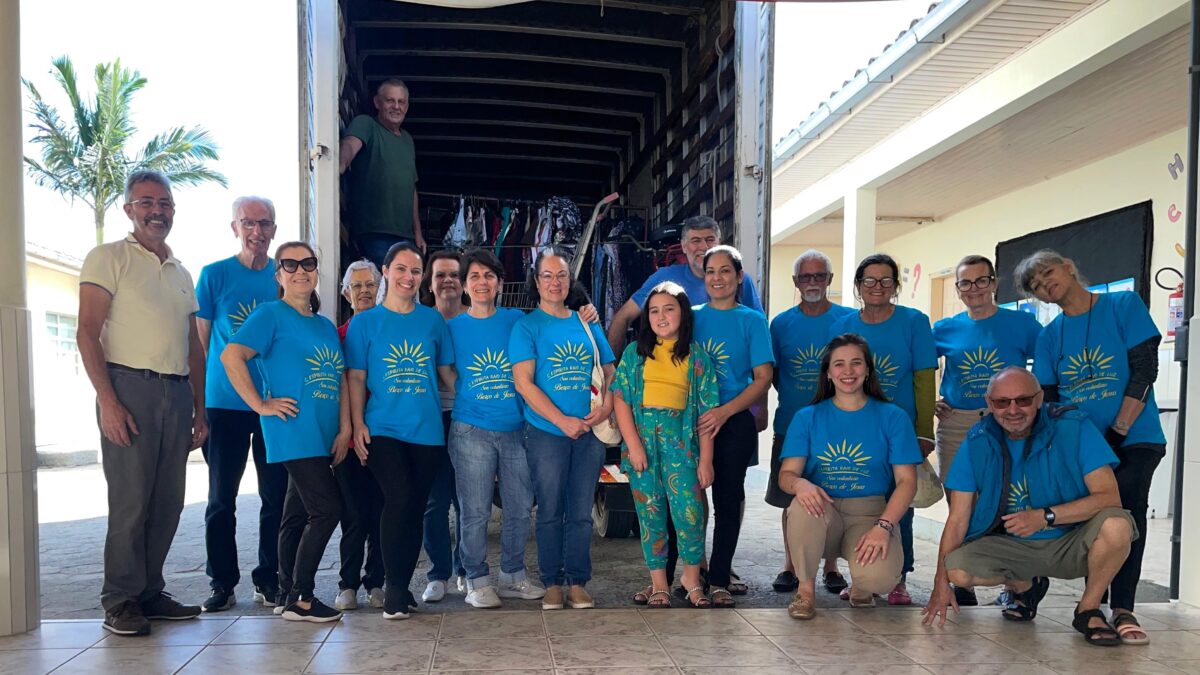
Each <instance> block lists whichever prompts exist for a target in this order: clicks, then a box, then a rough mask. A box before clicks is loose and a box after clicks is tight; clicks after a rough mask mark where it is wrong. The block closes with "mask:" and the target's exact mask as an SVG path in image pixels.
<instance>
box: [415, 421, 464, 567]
mask: <svg viewBox="0 0 1200 675" xmlns="http://www.w3.org/2000/svg"><path fill="white" fill-rule="evenodd" d="M442 429H444V430H445V433H446V438H447V439H449V434H450V411H449V410H445V411H442ZM447 445H448V444H447ZM456 481H457V479H456V478H455V476H454V464H453V463H452V462H451V461H450V454H449V452H447V454H446V459H444V460H443V461H442V465H441V466H440V467H438V472H437V475H436V476H434V478H433V485H432V486H431V487H430V489H429V500H428V501H427V502H426V503H425V524H424V530H423V532H422V535H421V543H422V546H423V547H424V548H425V555H427V556H429V575H428V579H429V581H447V580H449V579H450V576H451V575H454V574H457V575H458V576H460V577H466V576H467V571H466V570H465V569H463V564H462V509H460V508H459V507H458V487H457V484H456ZM451 506H453V507H454V542H453V543H451V541H450V528H449V526H448V525H447V522H448V521H449V520H450V507H451Z"/></svg>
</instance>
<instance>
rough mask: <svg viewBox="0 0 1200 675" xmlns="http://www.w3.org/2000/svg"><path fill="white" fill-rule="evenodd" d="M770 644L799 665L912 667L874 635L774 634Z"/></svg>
mask: <svg viewBox="0 0 1200 675" xmlns="http://www.w3.org/2000/svg"><path fill="white" fill-rule="evenodd" d="M770 639H771V641H772V642H774V643H775V644H776V645H778V646H779V648H780V649H782V650H783V651H784V653H786V654H787V655H788V656H790V657H792V659H793V660H795V661H796V663H799V664H800V665H802V666H808V665H809V664H812V665H834V666H836V665H842V664H858V663H889V664H892V663H894V664H911V663H912V659H909V658H908V657H906V656H905V655H903V654H901V653H900V652H898V651H896V650H895V649H892V648H891V647H890V646H889V645H887V644H886V643H884V642H883V641H882V640H880V639H879V638H877V637H875V636H873V635H861V634H860V635H822V636H819V637H815V638H814V637H813V636H810V635H803V634H799V635H786V636H785V635H776V636H772V637H771V638H770Z"/></svg>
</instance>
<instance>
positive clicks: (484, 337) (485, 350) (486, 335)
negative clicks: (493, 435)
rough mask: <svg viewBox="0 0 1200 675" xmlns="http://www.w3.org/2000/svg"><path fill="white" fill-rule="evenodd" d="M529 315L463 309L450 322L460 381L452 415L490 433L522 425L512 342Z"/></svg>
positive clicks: (503, 308) (503, 310)
mask: <svg viewBox="0 0 1200 675" xmlns="http://www.w3.org/2000/svg"><path fill="white" fill-rule="evenodd" d="M523 316H525V313H524V312H522V311H521V310H519V309H508V308H506V307H497V308H496V313H495V314H493V315H492V316H489V317H488V318H486V319H476V318H475V317H473V316H471V315H470V314H467V313H465V312H464V313H463V314H459V315H458V316H456V317H454V318H453V319H450V321H448V322H446V325H447V327H449V328H450V337H451V338H453V339H454V363H455V367H456V368H457V370H458V379H457V380H456V382H455V388H454V410H453V412H451V413H450V416H451V418H453V419H455V420H458V421H459V422H463V423H466V424H470V425H472V426H476V427H480V428H481V429H487V430H489V431H516V430H517V429H520V428H521V425H522V423H523V421H524V417H523V416H522V413H521V398H520V397H519V396H517V390H516V388H515V387H514V386H513V374H512V362H511V361H510V360H509V357H508V340H509V338H510V337H511V336H512V330H513V326H515V325H516V324H517V321H520V319H521V317H523Z"/></svg>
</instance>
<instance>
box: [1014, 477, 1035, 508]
mask: <svg viewBox="0 0 1200 675" xmlns="http://www.w3.org/2000/svg"><path fill="white" fill-rule="evenodd" d="M1031 508H1033V507H1032V506H1030V505H1029V483H1028V482H1027V480H1026V479H1025V478H1022V479H1021V480H1019V481H1017V482H1015V483H1009V484H1008V512H1009V513H1016V512H1017V511H1028V510H1030V509H1031Z"/></svg>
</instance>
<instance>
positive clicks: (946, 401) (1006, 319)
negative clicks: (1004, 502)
mask: <svg viewBox="0 0 1200 675" xmlns="http://www.w3.org/2000/svg"><path fill="white" fill-rule="evenodd" d="M954 287H955V289H956V290H957V292H958V299H959V300H961V301H962V303H963V305H965V306H966V310H965V311H963V312H959V313H958V314H955V315H954V316H950V317H946V318H944V319H942V320H940V321H938V322H937V323H935V324H934V325H933V341H934V343H935V344H936V345H937V353H938V356H939V357H945V359H946V361H945V364H944V365H943V366H942V387H941V399H939V400H938V402H937V403H936V405H935V408H934V410H935V413H936V415H937V418H938V425H937V431H936V439H935V440H936V441H937V443H936V445H937V458H938V472H939V474H940V475H941V478H942V480H943V481H944V480H945V479H946V473H947V472H948V471H949V470H950V464H951V463H952V462H953V461H954V456H955V454H957V453H958V446H959V445H961V444H962V442H963V439H964V438H966V436H967V431H968V430H970V428H971V427H972V426H973V425H974V424H975V423H976V422H978V421H979V420H980V418H982V417H983V416H984V415H985V414H986V413H987V401H985V400H984V397H983V395H984V393H985V392H986V391H987V386H988V382H989V381H990V380H991V378H992V375H994V374H996V373H998V372H1000V371H1001V370H1003V369H1005V368H1007V367H1009V366H1018V367H1021V368H1024V367H1026V365H1027V364H1028V363H1029V362H1030V361H1032V360H1033V355H1034V350H1035V349H1036V347H1037V338H1038V334H1039V333H1041V331H1042V325H1041V324H1040V323H1038V321H1037V319H1036V318H1035V317H1034V316H1033V315H1032V314H1030V313H1028V312H1020V311H1016V310H1012V309H1002V308H1001V307H999V306H997V305H996V268H995V267H994V266H993V265H992V261H991V260H989V259H988V258H986V257H985V256H981V255H969V256H966V257H965V258H963V259H962V260H960V261H958V265H956V266H955V271H954ZM954 597H955V599H957V600H958V604H959V605H960V606H970V605H977V604H979V601H978V600H977V599H976V598H975V591H974V590H973V589H970V588H957V587H956V588H955V589H954Z"/></svg>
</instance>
